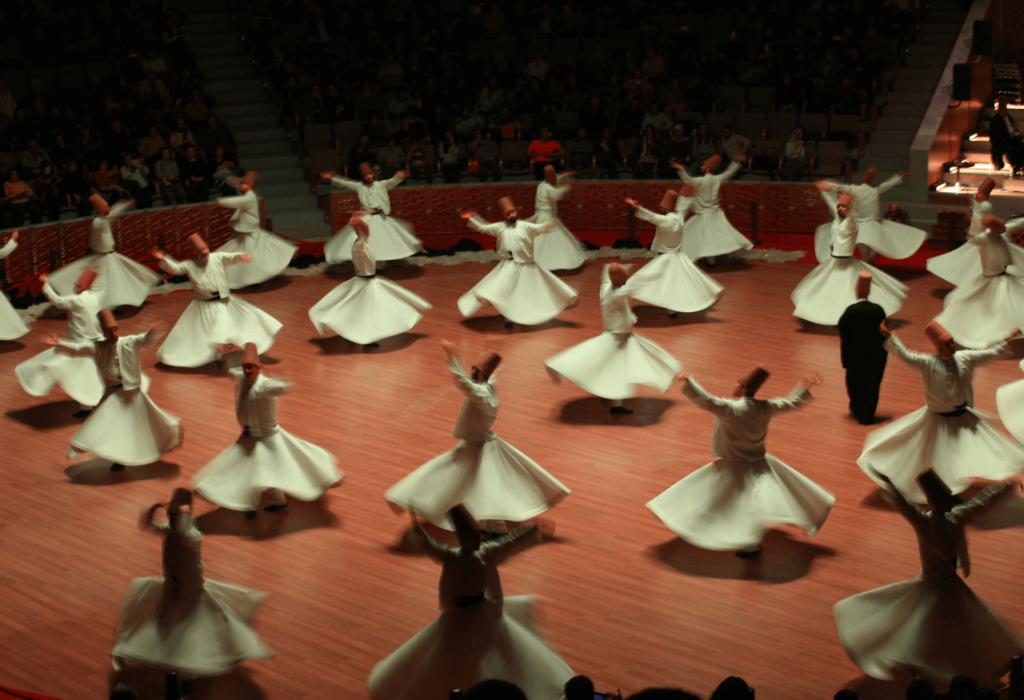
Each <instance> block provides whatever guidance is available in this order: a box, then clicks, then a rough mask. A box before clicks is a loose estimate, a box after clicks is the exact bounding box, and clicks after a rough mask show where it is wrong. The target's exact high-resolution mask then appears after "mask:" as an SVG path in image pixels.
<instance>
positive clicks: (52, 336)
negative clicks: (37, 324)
mask: <svg viewBox="0 0 1024 700" xmlns="http://www.w3.org/2000/svg"><path fill="white" fill-rule="evenodd" d="M41 340H42V343H43V345H49V346H50V347H52V348H55V347H57V346H58V345H60V339H59V338H57V334H56V333H44V334H43V337H42V339H41Z"/></svg>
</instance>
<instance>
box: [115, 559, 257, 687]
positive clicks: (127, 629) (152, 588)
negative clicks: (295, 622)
mask: <svg viewBox="0 0 1024 700" xmlns="http://www.w3.org/2000/svg"><path fill="white" fill-rule="evenodd" d="M265 597H266V594H265V593H261V592H260V591H254V590H252V589H251V588H243V587H242V586H232V585H230V584H227V583H220V582H219V581H209V580H207V581H206V582H205V584H204V586H203V588H202V589H201V590H199V591H194V592H186V591H181V590H178V589H176V588H174V587H173V586H172V585H171V584H170V583H168V582H166V581H165V580H164V579H162V578H157V577H155V576H152V577H147V578H137V579H135V580H134V581H132V582H131V584H130V585H129V586H128V590H127V591H126V592H125V594H124V600H123V601H122V602H121V610H120V612H119V613H118V617H117V632H116V635H117V638H116V640H115V642H114V649H113V651H112V652H111V653H112V655H113V657H114V668H115V669H120V666H121V664H120V662H121V661H131V662H134V663H139V664H143V665H145V666H152V667H154V668H159V669H161V670H163V671H176V672H177V673H180V674H182V675H183V676H185V677H193V678H203V677H209V676H219V675H221V674H224V673H227V672H228V671H230V670H231V669H233V668H234V667H235V666H237V665H238V664H240V663H242V662H243V661H246V660H247V659H269V658H270V657H271V655H272V654H273V652H272V651H271V649H270V647H268V646H267V645H266V644H265V643H264V642H263V640H262V639H260V638H259V635H257V634H256V631H255V630H254V629H253V628H252V622H253V618H254V617H255V616H256V611H257V610H258V609H259V606H260V603H261V602H262V601H263V599H264V598H265Z"/></svg>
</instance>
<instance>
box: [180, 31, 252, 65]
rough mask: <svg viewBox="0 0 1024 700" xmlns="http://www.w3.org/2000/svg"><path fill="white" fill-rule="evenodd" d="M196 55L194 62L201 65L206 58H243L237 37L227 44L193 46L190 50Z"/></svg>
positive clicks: (240, 43)
mask: <svg viewBox="0 0 1024 700" xmlns="http://www.w3.org/2000/svg"><path fill="white" fill-rule="evenodd" d="M192 51H193V53H195V55H196V62H197V63H199V64H200V65H202V63H203V61H204V60H205V59H206V58H207V57H214V56H244V55H245V52H244V51H242V42H241V40H239V38H238V37H235V40H234V41H233V42H232V43H229V44H210V45H202V46H195V47H193V49H192Z"/></svg>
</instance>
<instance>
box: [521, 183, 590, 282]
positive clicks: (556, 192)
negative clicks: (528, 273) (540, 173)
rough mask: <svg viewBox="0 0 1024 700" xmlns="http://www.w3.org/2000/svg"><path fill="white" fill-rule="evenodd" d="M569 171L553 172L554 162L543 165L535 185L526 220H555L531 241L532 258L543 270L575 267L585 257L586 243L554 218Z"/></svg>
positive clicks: (565, 186) (567, 188) (534, 222)
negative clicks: (539, 178) (534, 199)
mask: <svg viewBox="0 0 1024 700" xmlns="http://www.w3.org/2000/svg"><path fill="white" fill-rule="evenodd" d="M572 175H573V173H571V172H570V173H561V174H558V173H556V172H555V166H553V165H545V166H544V180H543V181H541V182H540V183H538V185H537V200H536V203H535V205H534V212H535V213H534V215H533V216H531V217H530V218H529V219H523V221H525V222H526V223H531V224H546V223H548V222H549V221H553V222H555V227H554V229H552V230H551V232H550V233H548V235H546V236H544V237H543V238H540V239H538V240H536V241H534V243H533V259H534V261H536V263H537V264H538V265H540V266H541V267H542V268H544V269H545V270H575V269H576V268H577V267H579V266H580V265H582V264H583V262H584V261H585V260H586V259H587V253H586V247H585V246H584V245H583V243H582V242H581V241H580V240H579V239H578V238H576V236H574V235H573V234H572V231H570V230H569V229H568V228H566V226H565V224H564V223H562V220H561V219H559V218H558V200H560V199H561V198H562V197H564V196H565V195H566V194H568V192H569V190H570V186H569V185H570V183H571V182H572V180H571V177H572Z"/></svg>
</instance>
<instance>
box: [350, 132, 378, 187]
mask: <svg viewBox="0 0 1024 700" xmlns="http://www.w3.org/2000/svg"><path fill="white" fill-rule="evenodd" d="M361 163H369V164H370V165H376V164H377V154H376V152H375V151H374V150H373V147H372V146H371V145H370V135H369V134H367V133H364V134H362V135H361V136H360V137H359V141H358V143H356V144H355V145H354V146H352V148H350V149H349V151H348V176H349V177H353V178H355V177H358V175H359V165H360V164H361Z"/></svg>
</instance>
